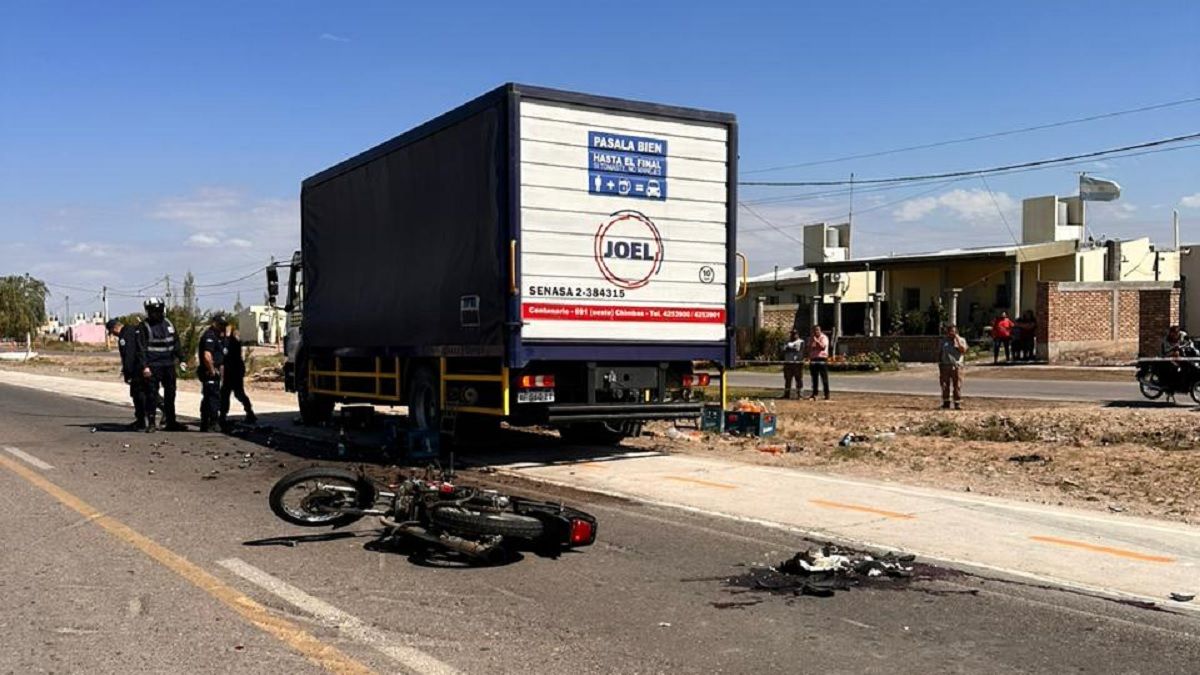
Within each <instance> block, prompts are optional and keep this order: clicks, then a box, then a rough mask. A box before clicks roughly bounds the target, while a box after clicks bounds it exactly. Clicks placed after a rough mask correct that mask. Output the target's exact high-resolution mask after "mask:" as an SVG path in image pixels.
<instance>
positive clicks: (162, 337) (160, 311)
mask: <svg viewBox="0 0 1200 675" xmlns="http://www.w3.org/2000/svg"><path fill="white" fill-rule="evenodd" d="M143 307H145V308H146V320H145V321H143V322H142V323H140V324H138V350H139V352H140V361H141V363H140V365H141V366H142V377H143V379H144V380H145V384H146V389H145V390H143V391H144V393H145V396H146V431H147V432H153V431H154V429H155V427H154V416H155V408H156V407H157V404H158V403H159V402H160V401H161V405H162V411H163V429H164V430H166V431H183V430H185V429H187V427H185V426H183V425H182V424H180V423H179V421H178V420H176V419H175V383H176V373H175V368H176V366H177V364H180V363H183V351H182V348H181V347H180V345H179V335H178V334H177V333H176V332H175V326H173V325H172V324H171V320H170V319H168V318H167V316H166V311H167V305H166V303H164V302H163V301H162V300H161V299H160V298H150V299H148V300H146V302H145V304H144V305H143ZM160 386H161V387H162V398H161V399H160V398H159V393H158V388H159V387H160Z"/></svg>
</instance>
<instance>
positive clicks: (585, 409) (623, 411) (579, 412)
mask: <svg viewBox="0 0 1200 675" xmlns="http://www.w3.org/2000/svg"><path fill="white" fill-rule="evenodd" d="M703 406H704V404H703V403H702V402H699V401H697V402H694V403H692V402H689V403H643V404H636V403H598V404H591V405H589V404H586V403H563V404H557V405H550V406H547V408H546V421H547V422H549V423H551V424H554V423H559V422H608V421H612V420H677V419H689V418H693V417H699V416H700V412H701V409H702V408H703Z"/></svg>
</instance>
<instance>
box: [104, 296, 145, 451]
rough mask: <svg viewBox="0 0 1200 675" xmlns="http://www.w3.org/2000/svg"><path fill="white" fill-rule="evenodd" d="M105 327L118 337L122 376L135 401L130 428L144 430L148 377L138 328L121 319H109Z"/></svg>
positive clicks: (110, 333)
mask: <svg viewBox="0 0 1200 675" xmlns="http://www.w3.org/2000/svg"><path fill="white" fill-rule="evenodd" d="M104 327H105V328H106V329H107V330H108V333H109V335H112V336H113V337H115V338H116V339H117V352H118V353H120V354H121V378H122V379H123V380H125V384H128V385H129V398H130V399H131V400H132V401H133V420H134V421H133V423H132V424H130V425H129V430H130V431H142V430H144V429H145V428H146V395H145V389H146V378H144V377H142V365H141V354H140V353H139V350H138V337H137V328H136V327H135V326H126V325H125V324H123V323H121V320H120V319H109V320H108V323H106V324H104Z"/></svg>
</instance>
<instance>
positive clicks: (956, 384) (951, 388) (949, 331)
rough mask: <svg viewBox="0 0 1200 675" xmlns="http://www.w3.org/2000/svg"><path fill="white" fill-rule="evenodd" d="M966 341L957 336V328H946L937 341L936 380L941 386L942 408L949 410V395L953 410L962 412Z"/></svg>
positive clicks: (951, 326) (949, 326) (948, 326)
mask: <svg viewBox="0 0 1200 675" xmlns="http://www.w3.org/2000/svg"><path fill="white" fill-rule="evenodd" d="M966 353H967V341H966V340H964V339H963V338H962V336H961V335H959V334H958V327H957V326H954V325H947V326H946V334H945V335H943V336H942V339H941V340H939V341H938V380H939V381H940V382H941V384H942V408H945V409H949V408H950V397H951V394H953V396H954V409H955V410H962V382H963V368H964V367H965V366H966V359H965V355H966Z"/></svg>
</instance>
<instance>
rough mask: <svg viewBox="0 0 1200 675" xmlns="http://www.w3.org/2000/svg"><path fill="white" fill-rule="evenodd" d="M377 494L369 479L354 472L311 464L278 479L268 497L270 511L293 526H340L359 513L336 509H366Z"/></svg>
mask: <svg viewBox="0 0 1200 675" xmlns="http://www.w3.org/2000/svg"><path fill="white" fill-rule="evenodd" d="M329 488H338V489H337V490H333V489H329ZM377 494H378V493H377V491H376V490H375V486H374V485H373V484H372V483H371V481H369V480H367V479H366V478H363V477H362V476H360V475H359V474H357V473H355V472H353V471H348V470H346V469H339V468H336V467H323V466H314V467H310V468H307V469H300V470H299V471H293V472H292V473H289V474H288V475H286V476H284V477H283V478H280V479H279V480H278V481H277V482H276V483H275V486H274V487H272V488H271V495H270V497H269V498H268V500H269V501H270V504H271V511H273V512H274V513H275V515H277V516H279V517H280V518H281V519H283V520H286V521H287V522H289V523H291V524H293V525H300V526H302V527H325V526H333V527H341V526H343V525H349V524H350V523H353V522H354V521H356V520H358V519H360V518H362V515H360V514H356V513H339V512H338V509H341V508H352V509H369V508H371V507H372V506H374V505H375V497H376V495H377Z"/></svg>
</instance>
